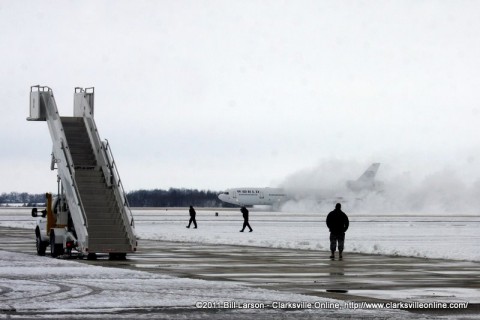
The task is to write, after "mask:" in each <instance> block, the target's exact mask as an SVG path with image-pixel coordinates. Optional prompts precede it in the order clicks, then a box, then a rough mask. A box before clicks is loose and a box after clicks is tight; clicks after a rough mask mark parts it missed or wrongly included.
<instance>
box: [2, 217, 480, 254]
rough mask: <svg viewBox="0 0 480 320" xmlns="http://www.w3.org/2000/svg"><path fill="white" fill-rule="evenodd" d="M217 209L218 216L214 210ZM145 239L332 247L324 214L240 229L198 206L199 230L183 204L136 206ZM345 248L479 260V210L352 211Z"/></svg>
mask: <svg viewBox="0 0 480 320" xmlns="http://www.w3.org/2000/svg"><path fill="white" fill-rule="evenodd" d="M216 213H218V216H217V215H216ZM133 214H134V217H135V227H136V232H137V235H138V236H139V237H140V238H141V239H152V240H169V241H184V242H198V243H209V244H212V243H218V244H234V245H248V246H262V247H273V248H297V249H307V250H325V251H328V250H329V240H328V236H329V234H328V229H327V227H326V225H325V218H326V213H289V212H268V211H261V210H256V209H255V208H254V209H252V210H251V211H250V225H251V226H252V228H253V232H252V233H249V232H244V233H240V232H239V230H240V229H241V227H242V224H243V219H242V216H241V213H240V211H239V210H237V209H230V210H223V209H205V210H203V209H197V222H198V229H193V228H190V229H187V228H185V226H186V225H187V224H188V220H189V214H188V209H187V208H181V209H134V210H133ZM349 218H350V228H349V230H348V231H347V235H346V240H345V252H346V253H348V252H349V251H350V252H361V253H374V254H385V255H401V256H414V257H425V258H445V259H453V260H470V261H480V246H478V243H480V232H478V230H480V216H478V215H461V214H458V215H456V216H453V215H433V214H432V215H365V214H363V215H354V214H349ZM0 226H10V227H21V228H33V226H34V220H33V219H32V218H31V217H30V209H25V208H1V209H0Z"/></svg>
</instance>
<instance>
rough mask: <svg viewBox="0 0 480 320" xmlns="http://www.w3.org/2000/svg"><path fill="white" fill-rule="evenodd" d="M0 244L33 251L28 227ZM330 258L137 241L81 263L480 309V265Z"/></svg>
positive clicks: (454, 311) (3, 232) (1, 236)
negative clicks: (128, 249) (117, 253)
mask: <svg viewBox="0 0 480 320" xmlns="http://www.w3.org/2000/svg"><path fill="white" fill-rule="evenodd" d="M0 243H2V250H6V251H14V252H22V253H29V254H35V244H34V237H33V231H31V230H27V229H16V228H4V227H1V228H0ZM328 256H329V253H328V252H325V251H315V250H298V249H275V248H264V247H247V246H234V245H218V244H212V245H208V244H198V243H182V242H171V241H152V240H139V251H138V252H137V253H136V254H131V255H129V256H128V257H127V260H125V261H110V260H108V258H107V256H103V257H102V256H100V257H99V259H98V260H94V261H90V260H78V261H80V262H82V263H86V264H91V265H98V266H108V267H116V268H127V269H132V270H140V271H147V272H153V273H160V274H164V275H172V276H176V277H182V278H192V279H204V280H221V281H230V282H237V283H241V284H244V285H247V286H251V287H257V288H266V289H272V290H279V291H284V292H292V293H300V294H304V295H309V296H318V297H328V298H334V299H339V300H343V301H347V302H348V301H350V302H359V301H361V302H379V303H382V302H383V303H392V302H401V301H403V302H405V301H407V302H423V303H433V302H440V301H442V302H448V303H455V304H461V303H464V302H467V303H468V307H467V308H466V309H464V308H453V307H452V308H448V309H443V308H442V309H435V308H433V309H432V308H430V309H424V308H408V310H409V311H413V312H421V313H426V314H438V315H453V316H455V315H457V316H458V315H466V316H467V315H474V314H478V313H479V312H480V263H477V262H469V261H451V260H439V259H424V258H412V257H398V256H382V255H368V254H358V253H357V254H355V253H348V252H345V254H344V259H343V260H342V261H338V260H334V261H331V260H330V259H329V258H328ZM45 259H48V256H47V257H45ZM460 306H461V305H460Z"/></svg>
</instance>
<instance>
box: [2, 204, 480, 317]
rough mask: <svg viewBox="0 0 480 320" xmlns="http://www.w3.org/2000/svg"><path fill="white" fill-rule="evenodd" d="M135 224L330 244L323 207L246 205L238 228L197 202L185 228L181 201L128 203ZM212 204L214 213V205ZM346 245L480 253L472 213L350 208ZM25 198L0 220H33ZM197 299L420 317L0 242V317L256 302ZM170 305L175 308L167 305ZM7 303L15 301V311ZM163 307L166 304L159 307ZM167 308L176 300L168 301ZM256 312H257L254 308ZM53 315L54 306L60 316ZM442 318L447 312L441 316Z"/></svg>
mask: <svg viewBox="0 0 480 320" xmlns="http://www.w3.org/2000/svg"><path fill="white" fill-rule="evenodd" d="M133 212H134V216H135V221H136V232H137V234H138V235H139V237H140V238H143V239H158V240H168V241H188V242H198V243H216V244H234V245H249V246H266V247H277V248H298V249H308V250H328V232H327V231H328V230H327V228H326V226H325V223H324V221H325V214H316V213H283V212H265V211H256V210H252V211H251V214H250V224H251V225H252V227H253V229H254V231H253V232H252V233H249V232H244V233H240V232H238V231H239V230H240V228H241V227H242V223H243V221H242V218H241V214H240V212H239V211H238V210H216V209H211V210H200V209H199V210H197V221H198V225H199V228H198V229H193V228H190V229H187V228H185V226H186V224H187V222H188V219H189V216H188V210H187V209H174V210H172V209H169V210H166V209H152V210H147V209H136V210H133ZM216 213H218V216H217V215H216ZM350 220H351V227H350V229H349V231H348V232H347V242H346V244H347V247H346V248H347V249H346V250H347V252H348V251H355V252H366V253H378V254H397V255H407V256H412V255H413V256H422V257H429V258H448V259H465V260H474V261H480V252H479V251H480V250H479V248H478V246H475V244H476V243H478V240H479V237H480V236H479V235H478V232H477V231H478V229H479V227H480V218H479V217H476V216H457V217H451V216H368V215H363V216H355V215H350ZM34 224H35V221H34V219H33V218H31V217H30V209H27V208H1V209H0V226H9V227H21V228H28V229H32V233H33V228H34ZM198 301H220V302H222V303H223V302H225V301H236V302H238V303H249V302H254V303H265V304H267V305H271V304H272V302H274V301H283V302H312V303H326V302H332V303H339V305H340V309H336V308H334V309H329V308H320V309H316V308H313V309H307V310H301V311H300V310H293V311H288V312H287V313H285V311H283V310H278V309H272V308H269V309H265V310H262V311H261V312H262V313H261V316H262V318H271V319H276V318H280V319H281V318H288V317H295V316H296V315H297V316H301V317H302V318H306V319H309V318H311V319H313V318H315V319H322V318H325V319H326V318H331V317H335V318H364V319H369V318H372V319H373V318H379V317H380V318H382V319H403V318H427V319H429V318H430V317H428V316H423V315H415V314H412V313H405V312H403V311H399V310H378V309H377V310H370V311H369V310H353V309H351V308H346V306H345V304H344V302H342V301H335V300H330V299H322V298H318V297H311V296H303V295H297V294H290V293H281V292H276V291H271V290H264V289H254V288H251V287H246V286H242V285H239V284H232V283H229V282H217V281H203V280H193V279H180V278H174V277H168V276H162V275H159V274H153V273H147V272H139V271H132V270H125V269H117V268H115V269H114V268H104V267H96V266H89V265H85V264H82V263H78V262H75V261H64V260H57V259H46V258H45V257H37V256H32V255H25V254H20V253H12V252H6V251H1V250H0V318H3V317H4V316H5V317H7V318H9V317H12V315H13V316H16V317H17V318H22V317H21V315H22V314H24V315H25V317H28V315H32V314H34V315H35V318H42V317H45V318H54V317H55V314H59V315H65V313H68V314H70V315H75V314H77V313H78V314H81V315H82V318H88V317H93V318H95V317H98V315H99V314H102V317H103V318H122V317H123V316H125V315H128V316H132V315H133V316H134V317H135V318H137V319H140V318H144V317H145V318H148V317H149V316H151V314H152V312H154V313H155V312H156V313H155V314H156V315H157V316H158V315H161V317H162V318H167V319H169V318H178V317H186V318H208V319H222V318H225V317H228V318H235V317H238V318H242V317H244V316H249V315H253V313H254V312H257V311H258V310H257V309H229V310H226V311H225V310H223V311H222V312H221V313H218V310H217V311H215V312H214V313H212V312H213V311H211V310H210V311H209V310H207V309H196V308H195V305H196V303H197V302H198ZM172 308H173V309H172ZM14 310H15V311H14ZM167 310H168V311H167ZM172 310H177V311H178V312H177V311H173V313H172ZM257 315H258V314H257ZM60 317H61V316H60ZM447 318H448V316H447Z"/></svg>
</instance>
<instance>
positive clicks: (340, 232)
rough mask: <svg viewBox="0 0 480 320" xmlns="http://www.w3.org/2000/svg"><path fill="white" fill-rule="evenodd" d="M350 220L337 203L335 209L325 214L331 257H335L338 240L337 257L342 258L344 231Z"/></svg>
mask: <svg viewBox="0 0 480 320" xmlns="http://www.w3.org/2000/svg"><path fill="white" fill-rule="evenodd" d="M349 224H350V222H349V221H348V217H347V215H346V214H345V212H343V211H342V205H341V204H340V203H337V204H336V205H335V210H333V211H332V212H330V213H329V214H328V216H327V227H328V229H329V230H330V251H331V252H332V255H331V256H330V258H331V259H335V250H336V249H337V242H338V252H339V257H338V258H339V259H342V258H343V256H342V252H343V245H344V242H345V232H346V231H347V229H348V226H349Z"/></svg>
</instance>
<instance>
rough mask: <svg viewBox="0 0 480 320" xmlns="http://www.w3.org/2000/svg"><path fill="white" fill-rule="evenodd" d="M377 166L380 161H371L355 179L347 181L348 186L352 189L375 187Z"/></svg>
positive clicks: (359, 189)
mask: <svg viewBox="0 0 480 320" xmlns="http://www.w3.org/2000/svg"><path fill="white" fill-rule="evenodd" d="M379 167H380V163H378V162H376V163H372V164H371V165H370V167H368V169H367V170H365V172H364V173H363V174H362V175H361V176H360V177H359V178H358V179H357V180H355V181H348V182H347V186H348V188H349V189H350V190H352V191H361V190H365V189H366V190H372V189H375V176H376V175H377V171H378V168H379Z"/></svg>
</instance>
